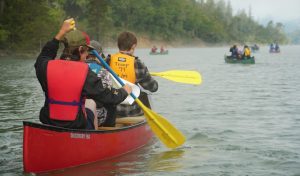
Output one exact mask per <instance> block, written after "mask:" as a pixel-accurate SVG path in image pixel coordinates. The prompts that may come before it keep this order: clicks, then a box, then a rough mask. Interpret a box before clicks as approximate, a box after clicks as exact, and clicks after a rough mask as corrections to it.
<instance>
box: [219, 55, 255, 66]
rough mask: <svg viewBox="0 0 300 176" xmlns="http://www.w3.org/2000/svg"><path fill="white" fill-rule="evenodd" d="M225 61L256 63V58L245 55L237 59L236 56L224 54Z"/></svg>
mask: <svg viewBox="0 0 300 176" xmlns="http://www.w3.org/2000/svg"><path fill="white" fill-rule="evenodd" d="M224 59H225V62H226V63H231V64H237V63H240V64H255V58H254V56H252V57H244V58H243V59H237V58H235V57H231V56H226V55H225V56H224Z"/></svg>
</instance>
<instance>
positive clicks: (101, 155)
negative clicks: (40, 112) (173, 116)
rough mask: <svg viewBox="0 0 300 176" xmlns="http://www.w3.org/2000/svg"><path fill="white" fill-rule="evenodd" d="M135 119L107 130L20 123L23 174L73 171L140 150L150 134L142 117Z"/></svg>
mask: <svg viewBox="0 0 300 176" xmlns="http://www.w3.org/2000/svg"><path fill="white" fill-rule="evenodd" d="M129 118H130V117H129ZM137 118H139V120H138V122H137V121H136V122H137V123H134V124H131V125H130V126H124V127H121V128H113V129H110V130H74V129H66V128H61V127H55V126H51V125H45V124H40V123H32V122H23V127H24V138H23V165H24V172H26V173H29V172H32V173H41V172H48V171H52V170H57V169H64V168H68V167H74V166H78V165H82V164H86V163H91V162H95V161H99V160H105V159H108V158H113V157H116V156H120V155H123V154H125V153H128V152H130V151H133V150H135V149H137V148H140V147H142V146H144V145H145V144H146V143H147V142H149V141H150V139H151V138H152V136H153V133H152V131H151V129H150V127H149V126H148V125H147V123H146V121H145V118H144V117H137ZM141 118H142V119H141ZM122 119H124V121H126V118H122ZM127 119H128V118H127ZM129 121H131V120H130V119H129Z"/></svg>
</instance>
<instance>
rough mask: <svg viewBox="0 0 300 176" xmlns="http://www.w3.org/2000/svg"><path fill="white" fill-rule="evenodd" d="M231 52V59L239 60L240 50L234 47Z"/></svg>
mask: <svg viewBox="0 0 300 176" xmlns="http://www.w3.org/2000/svg"><path fill="white" fill-rule="evenodd" d="M229 52H231V57H234V58H237V57H238V48H237V46H236V45H233V46H232V47H231V48H230V49H229Z"/></svg>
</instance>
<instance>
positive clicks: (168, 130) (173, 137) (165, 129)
mask: <svg viewBox="0 0 300 176" xmlns="http://www.w3.org/2000/svg"><path fill="white" fill-rule="evenodd" d="M135 101H136V102H137V103H138V105H139V106H140V107H141V108H142V109H143V111H144V115H145V117H146V118H147V122H148V124H149V126H150V127H151V129H152V131H153V132H154V133H155V134H156V136H157V137H158V138H159V139H160V140H161V141H162V142H163V143H164V144H165V145H166V146H167V147H169V148H176V147H179V146H181V145H182V144H183V143H184V142H185V136H184V135H183V134H182V133H181V132H180V131H179V130H178V129H176V128H175V127H174V126H173V125H172V124H171V123H170V122H168V121H167V120H166V119H165V118H164V117H162V116H161V115H159V114H157V113H155V112H153V111H152V110H151V109H149V108H147V107H146V106H145V105H143V103H142V102H141V101H140V100H139V99H135Z"/></svg>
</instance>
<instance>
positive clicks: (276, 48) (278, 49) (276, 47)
mask: <svg viewBox="0 0 300 176" xmlns="http://www.w3.org/2000/svg"><path fill="white" fill-rule="evenodd" d="M275 51H276V52H278V51H280V48H279V45H278V43H275Z"/></svg>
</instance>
